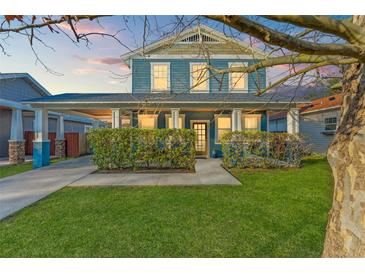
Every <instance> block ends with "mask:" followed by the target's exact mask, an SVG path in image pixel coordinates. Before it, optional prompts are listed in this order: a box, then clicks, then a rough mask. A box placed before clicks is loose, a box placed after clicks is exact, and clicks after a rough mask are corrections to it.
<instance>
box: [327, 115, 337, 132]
mask: <svg viewBox="0 0 365 274" xmlns="http://www.w3.org/2000/svg"><path fill="white" fill-rule="evenodd" d="M336 129H337V117H327V118H324V130H326V131H334V130H336Z"/></svg>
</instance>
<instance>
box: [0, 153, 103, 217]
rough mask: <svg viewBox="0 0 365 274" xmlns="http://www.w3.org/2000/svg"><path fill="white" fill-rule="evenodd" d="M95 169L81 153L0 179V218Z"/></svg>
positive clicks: (88, 158) (88, 157) (87, 157)
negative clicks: (69, 158) (77, 156)
mask: <svg viewBox="0 0 365 274" xmlns="http://www.w3.org/2000/svg"><path fill="white" fill-rule="evenodd" d="M95 170H96V168H95V166H94V165H93V164H92V163H91V162H90V156H84V157H80V158H77V159H72V160H67V161H62V162H59V163H55V164H52V165H50V166H47V167H43V168H39V169H36V170H32V171H28V172H24V173H20V174H17V175H14V176H10V177H6V178H4V179H0V220H1V219H3V218H5V217H6V216H9V215H10V214H13V213H14V212H16V211H18V210H20V209H22V208H24V207H26V206H28V205H30V204H32V203H34V202H36V201H38V200H40V199H42V198H44V197H46V196H48V195H49V194H51V193H53V192H55V191H57V190H59V189H61V188H63V187H64V186H67V185H68V184H70V183H72V182H74V181H76V180H78V179H80V178H82V177H84V176H86V175H88V174H90V173H91V172H93V171H95Z"/></svg>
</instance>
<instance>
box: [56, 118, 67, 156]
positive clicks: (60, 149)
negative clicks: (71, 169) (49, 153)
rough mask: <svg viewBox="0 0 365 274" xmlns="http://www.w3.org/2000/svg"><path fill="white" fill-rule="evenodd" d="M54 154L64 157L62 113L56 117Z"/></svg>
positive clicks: (64, 142) (64, 143)
mask: <svg viewBox="0 0 365 274" xmlns="http://www.w3.org/2000/svg"><path fill="white" fill-rule="evenodd" d="M55 156H56V157H59V158H64V157H66V140H65V122H64V116H63V115H60V116H58V118H57V129H56V140H55Z"/></svg>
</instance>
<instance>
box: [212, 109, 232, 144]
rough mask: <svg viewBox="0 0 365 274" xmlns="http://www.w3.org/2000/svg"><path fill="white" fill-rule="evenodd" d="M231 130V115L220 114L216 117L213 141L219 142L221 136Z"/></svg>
mask: <svg viewBox="0 0 365 274" xmlns="http://www.w3.org/2000/svg"><path fill="white" fill-rule="evenodd" d="M230 131H231V117H230V116H229V115H224V116H223V115H220V116H217V117H216V132H215V143H216V144H220V143H221V140H222V137H223V136H224V134H226V133H227V132H230Z"/></svg>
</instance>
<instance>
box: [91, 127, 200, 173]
mask: <svg viewBox="0 0 365 274" xmlns="http://www.w3.org/2000/svg"><path fill="white" fill-rule="evenodd" d="M194 134H195V133H194V131H193V130H190V129H140V128H120V129H111V128H98V129H94V130H91V131H90V132H89V133H88V141H89V142H90V145H91V147H92V149H93V161H94V163H95V164H96V165H97V167H98V168H99V169H121V168H132V169H134V170H135V169H138V168H182V169H188V170H193V169H194V166H195V135H194Z"/></svg>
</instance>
